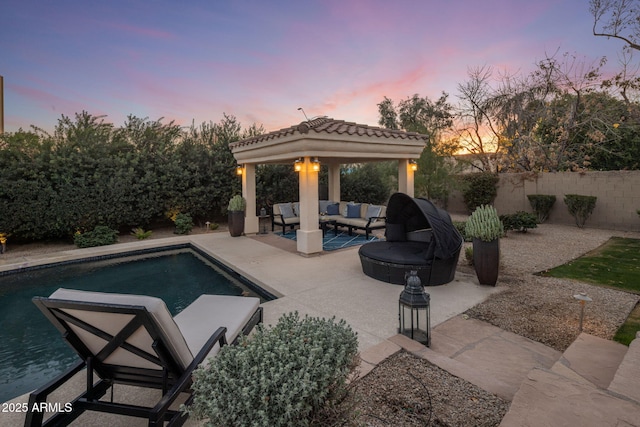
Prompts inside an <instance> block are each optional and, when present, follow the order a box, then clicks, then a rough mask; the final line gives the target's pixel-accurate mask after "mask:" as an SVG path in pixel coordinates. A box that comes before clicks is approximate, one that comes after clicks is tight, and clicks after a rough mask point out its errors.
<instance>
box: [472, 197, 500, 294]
mask: <svg viewBox="0 0 640 427" xmlns="http://www.w3.org/2000/svg"><path fill="white" fill-rule="evenodd" d="M465 234H466V235H467V236H468V237H470V238H471V239H472V241H473V265H474V268H475V270H476V275H477V276H478V281H479V282H480V284H481V285H490V286H495V285H496V282H497V281H498V270H499V268H500V237H502V235H503V234H504V227H503V225H502V222H501V221H500V217H499V216H498V212H497V211H496V209H495V208H494V207H493V206H490V205H480V206H479V207H477V208H476V210H475V211H473V213H472V214H471V216H470V217H469V219H468V220H467V223H466V226H465Z"/></svg>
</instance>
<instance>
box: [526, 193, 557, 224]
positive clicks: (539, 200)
mask: <svg viewBox="0 0 640 427" xmlns="http://www.w3.org/2000/svg"><path fill="white" fill-rule="evenodd" d="M527 198H528V199H529V203H531V208H533V211H534V212H535V213H536V215H538V223H540V224H542V223H543V222H545V221H546V220H547V218H549V212H551V208H552V207H553V204H554V203H555V202H556V196H553V195H549V194H529V195H528V196H527Z"/></svg>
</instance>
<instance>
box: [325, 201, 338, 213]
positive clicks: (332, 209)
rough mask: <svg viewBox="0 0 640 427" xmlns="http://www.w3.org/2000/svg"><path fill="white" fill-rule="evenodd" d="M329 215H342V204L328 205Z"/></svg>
mask: <svg viewBox="0 0 640 427" xmlns="http://www.w3.org/2000/svg"><path fill="white" fill-rule="evenodd" d="M327 215H340V203H333V204H329V205H327Z"/></svg>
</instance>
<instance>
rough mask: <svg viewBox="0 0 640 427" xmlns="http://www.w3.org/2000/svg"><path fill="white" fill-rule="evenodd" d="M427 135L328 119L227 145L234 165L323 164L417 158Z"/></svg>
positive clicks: (311, 121) (301, 124) (321, 118)
mask: <svg viewBox="0 0 640 427" xmlns="http://www.w3.org/2000/svg"><path fill="white" fill-rule="evenodd" d="M427 139H428V136H427V135H422V134H419V133H415V132H404V131H401V130H395V129H384V128H380V127H375V126H368V125H363V124H357V123H350V122H345V121H344V120H336V119H332V118H328V117H320V118H316V119H312V120H308V121H303V122H302V123H300V124H299V125H294V126H291V127H288V128H284V129H280V130H277V131H273V132H269V133H267V134H264V135H258V136H254V137H251V138H247V139H243V140H241V141H237V142H234V143H232V144H230V148H231V151H232V153H233V155H234V157H235V158H236V160H237V161H238V163H283V162H289V161H292V160H294V159H296V158H298V157H305V156H309V157H318V158H319V159H320V160H321V161H323V162H325V163H356V162H363V161H375V160H391V159H406V158H417V157H419V156H420V153H422V150H423V149H424V146H425V143H426V141H427Z"/></svg>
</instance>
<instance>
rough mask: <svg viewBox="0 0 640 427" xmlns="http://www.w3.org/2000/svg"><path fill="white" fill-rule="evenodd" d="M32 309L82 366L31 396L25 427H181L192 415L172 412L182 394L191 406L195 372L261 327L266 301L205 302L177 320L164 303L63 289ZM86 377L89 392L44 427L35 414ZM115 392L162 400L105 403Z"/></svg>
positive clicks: (208, 298) (217, 298)
mask: <svg viewBox="0 0 640 427" xmlns="http://www.w3.org/2000/svg"><path fill="white" fill-rule="evenodd" d="M33 302H34V303H35V304H36V306H37V307H38V308H39V309H40V310H41V311H42V313H43V314H44V315H45V316H46V317H47V318H48V319H49V321H50V322H51V323H52V324H53V325H54V326H55V327H56V328H57V329H58V331H60V333H61V334H62V336H63V339H64V340H65V341H66V342H67V343H68V344H69V345H70V346H71V347H72V348H73V350H74V351H75V352H76V353H77V354H78V356H79V357H80V360H79V361H78V362H77V363H76V364H75V365H74V366H72V367H71V368H70V369H69V370H68V371H67V372H65V373H63V374H62V375H60V376H59V377H58V378H56V379H54V380H52V381H51V382H49V383H48V384H46V385H44V386H42V387H41V388H39V389H38V390H36V391H34V392H33V393H31V395H30V397H29V404H28V408H29V412H28V413H27V416H26V419H25V426H40V425H68V424H69V423H71V422H72V421H73V420H75V419H76V418H77V417H78V416H80V415H81V414H82V413H83V412H84V411H87V410H88V411H99V412H108V413H113V414H119V415H128V416H133V417H138V418H146V419H147V420H148V425H149V426H164V425H165V422H166V423H168V424H167V425H170V426H179V425H182V424H183V423H184V422H185V421H186V415H185V414H184V413H183V412H181V411H180V410H179V409H177V408H174V407H175V405H174V404H175V403H176V400H177V398H178V397H179V395H180V394H182V393H187V395H188V397H187V400H186V402H185V404H187V405H188V404H189V403H190V402H191V401H192V398H193V395H192V392H191V390H190V388H191V384H192V381H193V380H192V375H193V371H194V370H195V369H196V368H197V367H198V366H200V365H201V364H203V363H206V359H207V358H208V357H211V356H214V355H215V354H216V353H217V352H218V351H219V350H220V348H221V346H223V345H225V344H226V343H227V342H230V343H234V342H236V341H237V339H238V337H239V336H240V334H245V335H246V334H248V333H249V332H250V331H251V330H252V329H253V327H254V326H255V325H256V324H258V323H261V322H262V307H259V304H260V299H259V298H253V297H237V296H228V295H201V296H200V297H198V298H197V299H196V300H195V301H194V302H193V303H191V304H190V305H189V306H188V307H187V308H185V309H184V310H183V311H182V312H180V313H179V314H177V315H176V316H175V317H172V316H171V313H170V312H169V310H168V309H167V306H166V305H165V303H164V302H163V301H162V300H161V299H159V298H155V297H150V296H144V295H128V294H114V293H103V292H87V291H77V290H70V289H62V288H61V289H58V290H57V291H55V292H54V293H53V294H51V296H49V297H48V298H43V297H34V298H33ZM83 370H84V371H85V372H86V381H85V384H86V390H84V392H82V394H80V395H79V396H78V397H76V398H75V399H72V400H67V402H69V403H70V405H69V406H70V407H69V408H67V407H63V408H60V412H57V413H54V414H53V415H52V416H51V417H49V418H48V419H46V420H44V419H43V416H44V412H43V411H38V410H32V409H33V408H38V407H40V405H41V404H43V403H44V402H47V398H48V396H49V395H50V394H51V393H53V392H55V391H56V390H57V389H58V388H60V387H61V386H63V385H64V384H66V383H68V382H69V381H70V380H71V379H72V378H73V377H74V376H75V375H76V374H78V373H80V372H81V371H83ZM94 376H97V377H98V378H97V379H94ZM114 384H126V385H132V386H138V387H145V388H151V389H159V390H161V391H162V396H161V397H160V398H159V400H158V401H157V402H156V403H154V404H153V405H151V406H148V407H146V406H140V405H135V404H133V403H132V402H127V401H114V399H113V394H111V398H110V399H106V400H105V399H102V397H103V396H104V395H105V394H106V393H107V391H108V390H109V388H111V389H112V391H113V386H114ZM54 396H55V393H54ZM43 421H44V423H43Z"/></svg>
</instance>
